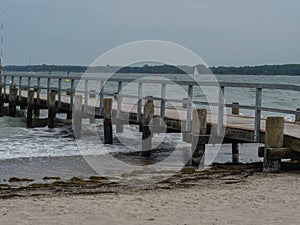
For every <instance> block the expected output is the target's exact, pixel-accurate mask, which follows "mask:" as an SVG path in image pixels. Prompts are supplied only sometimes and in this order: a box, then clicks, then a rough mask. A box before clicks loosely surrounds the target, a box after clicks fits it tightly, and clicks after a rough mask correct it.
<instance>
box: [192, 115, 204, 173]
mask: <svg viewBox="0 0 300 225" xmlns="http://www.w3.org/2000/svg"><path fill="white" fill-rule="evenodd" d="M206 118H207V110H206V109H194V110H193V122H192V162H191V164H192V166H196V167H198V166H199V165H200V162H201V159H202V157H203V155H204V153H205V143H202V138H201V135H205V134H206V127H207V119H206Z"/></svg>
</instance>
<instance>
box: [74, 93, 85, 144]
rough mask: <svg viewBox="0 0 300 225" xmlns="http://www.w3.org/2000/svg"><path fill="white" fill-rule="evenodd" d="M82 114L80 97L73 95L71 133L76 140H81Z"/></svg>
mask: <svg viewBox="0 0 300 225" xmlns="http://www.w3.org/2000/svg"><path fill="white" fill-rule="evenodd" d="M82 114H83V113H82V95H75V96H74V105H73V131H74V136H75V138H76V139H80V138H81V127H82Z"/></svg>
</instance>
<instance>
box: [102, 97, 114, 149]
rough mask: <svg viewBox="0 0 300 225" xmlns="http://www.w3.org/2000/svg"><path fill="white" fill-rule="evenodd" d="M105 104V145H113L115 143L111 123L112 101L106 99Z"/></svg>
mask: <svg viewBox="0 0 300 225" xmlns="http://www.w3.org/2000/svg"><path fill="white" fill-rule="evenodd" d="M103 103H104V118H103V125H104V144H112V143H113V130H112V122H111V115H112V99H111V98H104V100H103Z"/></svg>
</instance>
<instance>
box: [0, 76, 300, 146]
mask: <svg viewBox="0 0 300 225" xmlns="http://www.w3.org/2000/svg"><path fill="white" fill-rule="evenodd" d="M2 76H3V79H2V81H3V84H2V86H3V95H4V96H3V97H4V98H6V97H7V94H8V89H9V86H10V85H11V84H15V85H16V86H17V87H18V95H19V96H21V95H22V90H29V89H32V88H34V89H35V90H36V102H37V103H39V102H40V100H41V99H40V97H41V95H40V94H41V91H42V90H45V91H46V93H47V99H46V100H47V105H49V93H50V91H51V90H52V89H56V91H57V96H58V97H57V106H58V108H59V109H61V108H62V96H63V92H67V91H68V92H69V98H70V99H69V108H68V109H64V110H69V111H72V108H73V101H74V95H75V91H76V94H77V93H78V92H79V93H80V91H77V90H76V85H77V84H78V82H79V81H81V82H84V89H83V91H82V94H83V96H84V97H83V101H84V112H87V110H88V99H89V98H90V96H89V92H90V90H89V82H99V87H98V90H95V92H96V94H97V95H98V96H99V106H100V115H98V116H103V115H102V112H103V99H104V97H105V96H113V95H114V94H115V95H116V97H117V99H118V103H117V117H120V114H121V106H122V97H127V98H135V99H137V112H136V113H137V122H141V120H142V105H143V99H144V98H146V97H147V96H144V95H143V86H144V85H149V84H155V83H156V84H160V85H161V90H160V97H154V100H155V101H159V102H160V106H159V107H160V118H161V119H164V118H165V112H166V102H174V103H181V102H182V99H173V98H172V99H169V98H166V88H167V85H174V83H176V84H177V85H180V86H185V87H186V89H187V96H186V130H187V131H190V130H191V122H192V121H191V114H192V108H193V105H196V106H207V105H210V106H216V107H218V130H220V129H221V128H222V126H223V118H224V113H225V108H232V107H235V105H234V104H225V103H224V99H223V96H224V93H225V89H226V88H245V89H255V91H256V94H255V105H252V106H251V105H243V104H241V105H239V108H240V109H246V110H253V111H254V112H255V124H254V141H256V142H259V141H260V128H261V118H262V112H263V111H265V112H273V113H283V114H290V115H295V116H296V117H299V116H300V111H299V110H296V109H281V108H271V107H263V106H262V99H263V95H262V91H263V89H272V90H288V91H294V92H296V93H295V95H297V96H298V95H299V92H300V86H298V85H287V84H266V83H234V82H196V81H191V80H190V81H187V80H183V81H169V80H164V81H163V82H162V80H155V79H147V78H145V79H143V78H140V79H138V80H135V79H133V78H114V77H112V78H109V80H107V79H106V78H103V77H101V76H100V77H96V76H84V77H80V76H68V77H67V76H56V75H38V74H14V75H13V74H3V75H2ZM199 76H201V75H199ZM66 79H67V80H68V82H65V83H67V84H65V83H64V85H63V83H62V82H63V81H66ZM33 80H36V81H35V82H33ZM42 81H43V82H42ZM107 81H109V82H113V83H115V84H116V85H115V86H116V88H117V90H114V91H112V92H110V93H106V92H104V86H105V82H107ZM132 82H134V83H137V92H136V93H137V94H136V95H122V88H123V86H124V84H126V83H132ZM195 86H197V87H199V86H200V87H201V86H205V87H208V86H218V87H220V88H219V93H218V95H219V101H218V102H209V103H208V102H207V101H197V100H195V99H194V97H193V89H194V88H195Z"/></svg>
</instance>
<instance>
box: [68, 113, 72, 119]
mask: <svg viewBox="0 0 300 225" xmlns="http://www.w3.org/2000/svg"><path fill="white" fill-rule="evenodd" d="M71 119H72V112H67V120H71Z"/></svg>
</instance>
